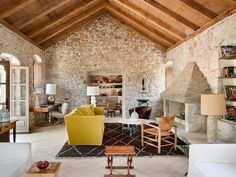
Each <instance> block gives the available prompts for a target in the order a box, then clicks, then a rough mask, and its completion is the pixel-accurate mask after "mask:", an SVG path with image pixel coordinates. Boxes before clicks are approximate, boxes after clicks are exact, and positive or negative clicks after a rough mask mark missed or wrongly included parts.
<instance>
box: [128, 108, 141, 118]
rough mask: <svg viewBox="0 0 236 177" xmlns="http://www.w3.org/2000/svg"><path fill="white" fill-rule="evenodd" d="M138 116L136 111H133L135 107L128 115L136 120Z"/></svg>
mask: <svg viewBox="0 0 236 177" xmlns="http://www.w3.org/2000/svg"><path fill="white" fill-rule="evenodd" d="M138 118H139V117H138V113H137V112H136V111H135V108H134V111H133V112H132V114H131V115H130V119H131V120H137V119H138Z"/></svg>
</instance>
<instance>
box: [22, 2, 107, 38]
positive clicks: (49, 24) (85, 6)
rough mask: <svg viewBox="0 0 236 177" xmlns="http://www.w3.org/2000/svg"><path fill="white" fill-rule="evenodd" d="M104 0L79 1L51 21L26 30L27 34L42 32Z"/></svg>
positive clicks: (34, 34)
mask: <svg viewBox="0 0 236 177" xmlns="http://www.w3.org/2000/svg"><path fill="white" fill-rule="evenodd" d="M102 1H103V0H92V1H91V0H86V1H83V2H82V3H81V2H79V3H78V4H76V5H75V6H74V7H73V8H71V9H69V10H67V11H66V12H65V13H62V14H59V15H57V16H54V17H53V18H51V19H50V20H49V21H47V22H46V23H44V24H39V25H38V26H36V27H34V28H33V29H31V30H30V31H28V32H26V35H27V36H29V37H30V38H32V37H34V36H36V35H38V34H40V33H41V32H43V31H45V30H47V29H48V28H50V27H52V26H54V25H56V24H58V23H61V22H64V21H66V19H69V18H71V17H73V16H74V15H76V14H78V13H79V12H83V11H86V10H87V9H89V8H91V7H92V6H95V5H97V4H98V3H101V2H102Z"/></svg>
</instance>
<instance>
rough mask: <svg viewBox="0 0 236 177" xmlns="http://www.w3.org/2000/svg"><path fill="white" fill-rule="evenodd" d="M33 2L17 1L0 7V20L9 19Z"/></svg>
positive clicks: (27, 0) (29, 0)
mask: <svg viewBox="0 0 236 177" xmlns="http://www.w3.org/2000/svg"><path fill="white" fill-rule="evenodd" d="M35 1H37V0H19V1H17V2H11V3H8V4H7V5H4V6H1V8H0V20H1V19H4V18H6V17H9V16H10V15H12V14H14V13H16V12H18V11H20V10H21V9H24V8H25V7H27V6H29V5H30V4H33V3H34V2H35Z"/></svg>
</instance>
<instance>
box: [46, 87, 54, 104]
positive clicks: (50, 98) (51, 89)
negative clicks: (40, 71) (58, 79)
mask: <svg viewBox="0 0 236 177" xmlns="http://www.w3.org/2000/svg"><path fill="white" fill-rule="evenodd" d="M55 94H56V84H52V83H48V84H46V95H48V98H47V103H48V104H54V103H55V98H54V96H53V95H55Z"/></svg>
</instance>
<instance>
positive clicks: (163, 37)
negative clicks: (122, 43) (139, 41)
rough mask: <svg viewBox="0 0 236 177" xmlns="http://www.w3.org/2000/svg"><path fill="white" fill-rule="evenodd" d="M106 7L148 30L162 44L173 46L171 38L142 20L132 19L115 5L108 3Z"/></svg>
mask: <svg viewBox="0 0 236 177" xmlns="http://www.w3.org/2000/svg"><path fill="white" fill-rule="evenodd" d="M107 6H108V7H110V8H112V9H113V10H116V11H118V12H121V13H122V14H123V15H124V16H126V17H127V18H129V19H131V20H132V21H134V22H136V23H138V24H140V25H141V26H143V27H144V28H146V29H148V30H149V31H150V32H152V33H153V34H156V36H158V38H160V40H161V41H163V42H164V43H166V44H168V45H173V44H175V43H176V42H177V41H175V40H173V38H171V36H167V35H166V34H163V33H162V32H160V31H159V30H157V29H156V28H153V27H152V26H150V25H148V24H146V23H144V22H143V21H142V20H140V19H137V18H136V17H133V16H132V15H130V14H129V13H128V12H126V11H125V10H124V8H119V7H117V6H116V5H115V4H113V3H111V2H108V3H107Z"/></svg>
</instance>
